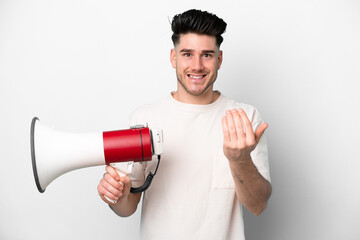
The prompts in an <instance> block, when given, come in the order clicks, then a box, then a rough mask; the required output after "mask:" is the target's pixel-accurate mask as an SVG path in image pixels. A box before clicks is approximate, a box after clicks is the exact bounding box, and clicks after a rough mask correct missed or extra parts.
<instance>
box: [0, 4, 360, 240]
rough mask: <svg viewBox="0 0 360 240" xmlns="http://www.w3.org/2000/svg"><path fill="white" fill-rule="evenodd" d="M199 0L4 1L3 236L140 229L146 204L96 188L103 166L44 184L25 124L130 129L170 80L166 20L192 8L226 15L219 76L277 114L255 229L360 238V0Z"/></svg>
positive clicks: (266, 234)
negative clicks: (119, 200)
mask: <svg viewBox="0 0 360 240" xmlns="http://www.w3.org/2000/svg"><path fill="white" fill-rule="evenodd" d="M192 2H193V1H165V0H162V1H160V0H159V1H126V2H125V1H118V0H117V1H115V0H104V1H95V0H67V1H66V0H65V1H54V0H37V1H36V0H31V1H25V0H23V1H21V0H17V1H16V0H14V1H10V0H0V93H1V94H0V109H1V118H0V119H1V120H0V121H1V124H0V132H1V135H0V156H1V160H0V164H1V166H0V194H1V195H0V239H5V240H8V239H10V240H12V239H15V240H17V239H38V240H40V239H89V240H90V239H139V237H138V229H139V223H140V211H137V213H136V214H135V215H133V216H131V217H129V218H120V217H117V216H116V215H115V214H113V213H112V212H111V211H110V210H109V208H108V207H107V205H106V204H104V203H103V202H102V200H101V199H100V198H99V197H98V195H97V190H96V186H97V184H98V182H99V180H100V178H101V177H102V174H103V172H104V167H92V168H86V169H81V170H76V171H73V172H70V173H67V174H65V175H63V176H61V177H60V178H58V179H56V180H55V181H54V182H53V183H51V184H50V186H49V187H48V188H47V190H46V191H45V193H43V194H40V193H39V192H38V191H37V189H36V186H35V182H34V179H33V173H32V167H31V158H30V136H29V135H30V122H31V119H32V117H34V116H37V117H39V118H40V119H41V121H42V123H44V124H47V125H54V126H55V128H56V129H58V130H63V131H70V132H80V133H81V132H94V131H95V132H97V131H103V130H114V129H122V128H126V127H127V118H128V116H129V115H130V113H131V111H132V110H133V109H134V108H135V107H137V106H139V105H142V104H144V103H148V102H151V101H153V100H156V99H158V98H161V97H163V96H164V95H166V94H168V93H169V92H170V91H172V90H174V89H175V87H176V79H175V73H174V70H173V69H172V68H171V65H170V62H169V53H170V48H171V47H172V45H171V41H170V36H171V30H170V24H169V19H171V18H172V17H173V15H174V14H176V13H179V12H182V11H184V10H187V9H190V8H200V9H203V10H208V11H210V12H214V13H216V14H218V15H219V16H220V17H222V18H224V20H225V21H227V23H228V28H227V32H226V33H225V34H224V38H225V41H224V43H223V45H222V49H223V51H224V62H223V66H222V69H221V70H220V72H219V77H218V80H217V82H216V85H215V88H216V89H218V90H220V91H221V92H222V93H223V94H224V95H226V96H228V97H230V98H233V99H235V100H237V101H240V102H246V103H249V104H252V105H254V106H256V107H257V108H258V109H259V110H260V112H261V113H262V117H263V118H264V119H265V120H266V121H267V122H268V123H269V129H268V130H267V138H268V142H269V153H270V168H271V177H272V184H273V194H272V196H271V199H270V201H269V205H268V208H267V209H266V211H265V212H264V213H263V214H262V215H261V216H259V217H255V216H252V215H251V214H250V213H248V212H245V216H244V217H245V227H246V236H247V239H248V240H259V239H268V240H272V239H273V240H279V239H292V240H296V239H299V240H300V239H301V240H302V239H324V240H325V239H326V240H329V239H334V240H335V239H346V240H348V239H349V240H350V239H359V238H360V230H359V223H360V207H359V203H360V193H359V191H360V190H359V189H360V188H359V183H360V174H359V173H358V172H359V170H358V169H359V167H360V163H359V160H360V157H359V151H358V149H359V144H360V141H359V133H360V131H359V130H360V127H359V126H360V124H359V116H360V114H359V113H360V110H359V109H360V96H359V94H358V91H359V90H358V89H359V83H358V82H359V81H360V2H359V1H355V0H353V1H350V0H337V1H332V0H330V1H327V0H318V1H316V0H314V1H310V0H309V1H307V0H305V1H288V0H274V1H267V0H257V1H221V2H219V1H209V0H206V1H205V0H202V1H197V2H196V3H192ZM184 140H185V139H184ZM180 174H181V173H179V175H180ZM139 210H140V209H139ZM164 227H166V226H164ZM180 227H181V226H180Z"/></svg>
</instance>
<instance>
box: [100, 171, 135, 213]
mask: <svg viewBox="0 0 360 240" xmlns="http://www.w3.org/2000/svg"><path fill="white" fill-rule="evenodd" d="M106 171H107V173H105V174H104V177H103V178H102V179H101V181H100V183H99V185H98V193H99V195H100V197H101V198H102V200H104V202H106V203H108V204H109V206H110V207H111V209H112V210H113V211H114V212H115V213H116V214H117V215H119V216H121V217H128V216H130V215H132V214H133V213H134V212H135V211H136V209H137V205H138V203H139V202H140V199H141V193H137V194H133V193H130V189H131V186H132V184H131V180H130V179H129V177H122V178H120V177H119V175H118V173H117V172H116V170H115V169H114V168H113V167H110V166H106ZM119 181H121V183H123V185H122V184H121V183H119ZM105 196H106V197H108V198H109V199H111V200H113V201H114V202H115V203H112V202H110V201H108V200H107V199H106V198H105Z"/></svg>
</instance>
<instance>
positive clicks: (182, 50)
mask: <svg viewBox="0 0 360 240" xmlns="http://www.w3.org/2000/svg"><path fill="white" fill-rule="evenodd" d="M180 52H181V53H182V52H195V50H193V49H187V48H184V49H181V50H180ZM201 52H202V53H215V51H214V50H202V51H201Z"/></svg>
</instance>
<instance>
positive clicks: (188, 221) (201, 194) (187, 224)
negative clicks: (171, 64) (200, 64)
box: [130, 95, 270, 240]
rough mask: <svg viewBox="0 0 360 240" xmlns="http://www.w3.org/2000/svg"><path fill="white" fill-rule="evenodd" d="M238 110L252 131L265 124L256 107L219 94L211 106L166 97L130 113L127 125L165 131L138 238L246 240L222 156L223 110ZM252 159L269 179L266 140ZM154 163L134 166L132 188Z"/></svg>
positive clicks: (145, 201) (236, 200)
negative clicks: (251, 126)
mask: <svg viewBox="0 0 360 240" xmlns="http://www.w3.org/2000/svg"><path fill="white" fill-rule="evenodd" d="M239 107H241V108H243V109H244V110H245V112H246V114H247V116H248V118H249V119H250V121H251V123H252V125H253V128H254V129H256V128H257V127H258V126H259V125H260V124H261V123H262V122H263V121H262V120H261V117H260V115H259V112H258V111H257V110H256V109H255V108H254V107H252V106H250V105H246V104H239V103H235V102H234V101H232V100H230V99H228V98H226V97H225V96H223V95H220V97H219V98H218V99H217V100H216V101H215V102H213V103H211V104H209V105H194V104H186V103H182V102H179V101H177V100H175V99H174V98H173V97H172V96H171V95H169V96H167V97H166V98H164V99H162V100H160V101H158V102H156V103H154V104H149V105H145V106H142V107H140V108H138V109H137V110H136V111H135V112H134V113H133V114H132V116H131V119H130V125H136V124H146V123H148V125H149V127H150V128H159V129H162V130H163V133H164V144H163V147H164V153H163V155H162V157H161V162H160V166H159V169H158V172H157V174H156V176H155V177H154V179H153V182H152V184H151V186H150V187H149V188H148V190H146V191H145V192H144V195H143V206H142V218H141V237H142V239H144V240H145V239H146V240H147V239H149V240H150V239H151V240H153V239H154V240H163V239H164V240H169V239H171V240H176V239H179V240H184V239H208V240H211V239H216V240H221V239H223V240H232V239H236V240H241V239H245V237H244V223H243V216H242V205H241V203H240V201H239V200H238V199H237V198H236V194H235V183H234V180H233V178H232V175H231V172H230V167H229V164H228V160H227V158H226V157H225V155H224V153H223V132H222V125H221V118H222V116H224V115H225V111H226V110H227V109H232V108H239ZM251 156H252V160H253V162H254V164H255V165H256V167H257V169H258V170H259V172H260V173H261V174H262V176H263V177H264V178H266V179H267V180H269V181H270V175H269V166H268V157H267V144H266V139H265V137H264V136H263V137H262V138H261V140H260V142H259V144H258V145H257V147H256V149H255V150H254V151H253V152H252V153H251ZM156 164H157V159H156V157H154V158H153V160H152V161H150V162H147V163H142V164H140V163H136V164H135V167H134V171H133V173H132V174H131V179H132V183H133V186H134V187H138V186H140V185H142V184H143V183H144V180H145V176H147V174H148V172H152V173H154V171H155V168H156Z"/></svg>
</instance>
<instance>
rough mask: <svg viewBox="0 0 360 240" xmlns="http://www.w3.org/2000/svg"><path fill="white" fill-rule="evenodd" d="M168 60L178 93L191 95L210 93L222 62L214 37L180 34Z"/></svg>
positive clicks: (220, 52)
mask: <svg viewBox="0 0 360 240" xmlns="http://www.w3.org/2000/svg"><path fill="white" fill-rule="evenodd" d="M170 60H171V64H172V66H173V68H175V69H176V75H177V79H178V92H179V93H181V94H190V95H192V96H201V95H205V94H206V93H209V92H211V93H212V91H213V84H214V82H215V80H216V77H217V71H218V70H219V69H220V66H221V63H222V51H219V48H218V47H217V45H216V39H215V37H213V36H208V35H199V34H195V33H187V34H182V35H181V36H180V41H179V43H178V44H177V45H176V46H175V48H174V49H172V50H171V54H170Z"/></svg>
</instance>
